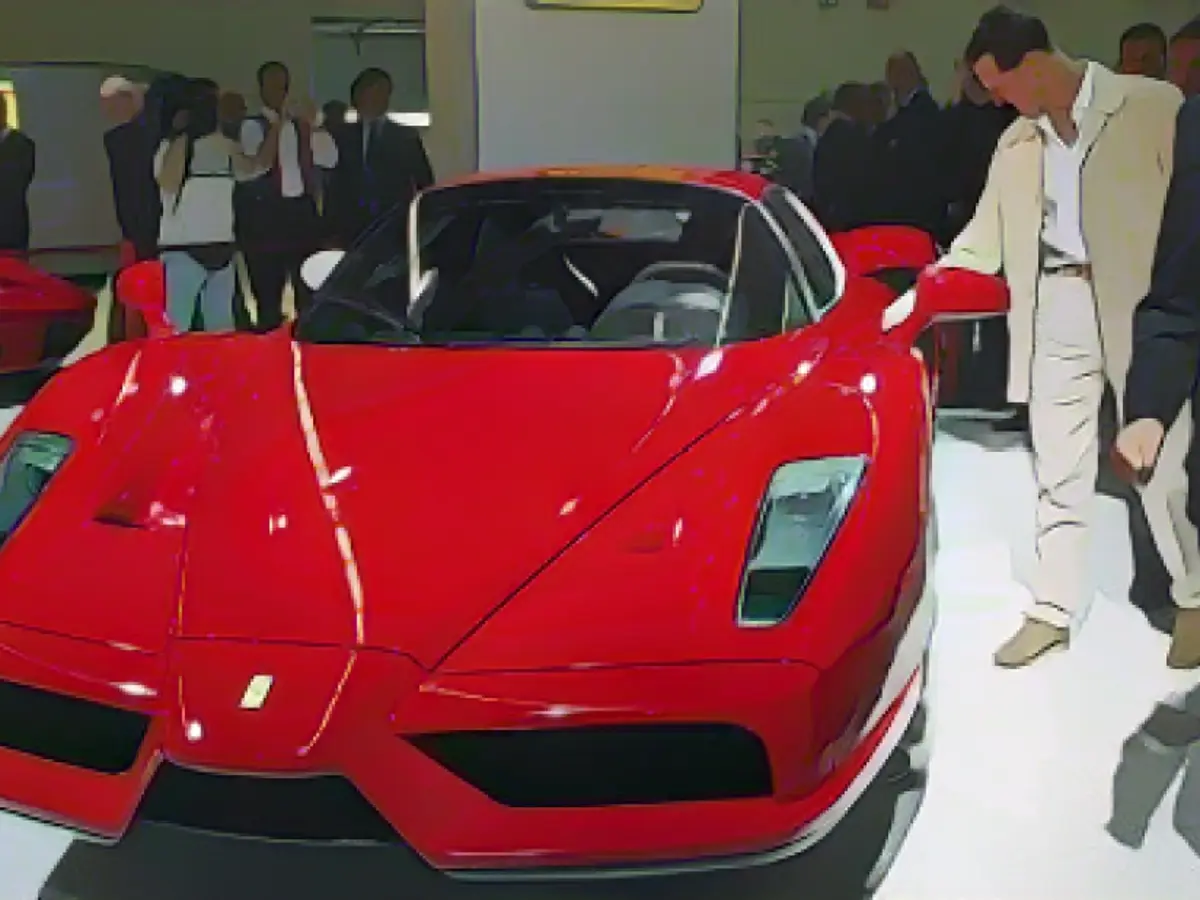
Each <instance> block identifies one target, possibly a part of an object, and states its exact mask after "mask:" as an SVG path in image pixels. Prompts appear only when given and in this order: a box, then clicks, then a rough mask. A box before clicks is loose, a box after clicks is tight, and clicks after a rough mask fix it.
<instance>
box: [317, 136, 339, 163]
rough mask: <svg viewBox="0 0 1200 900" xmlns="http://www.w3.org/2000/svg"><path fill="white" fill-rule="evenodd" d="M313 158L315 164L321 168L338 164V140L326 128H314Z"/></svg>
mask: <svg viewBox="0 0 1200 900" xmlns="http://www.w3.org/2000/svg"><path fill="white" fill-rule="evenodd" d="M312 158H313V165H315V166H317V167H318V168H321V169H332V168H335V167H336V166H337V164H338V148H337V142H336V141H335V140H334V139H333V135H332V134H330V133H329V132H328V131H326V130H325V129H324V128H319V129H314V130H313V133H312Z"/></svg>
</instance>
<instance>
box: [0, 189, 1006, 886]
mask: <svg viewBox="0 0 1200 900" xmlns="http://www.w3.org/2000/svg"><path fill="white" fill-rule="evenodd" d="M847 241H849V243H847ZM841 243H842V246H843V248H850V249H846V250H845V252H846V254H847V256H846V259H843V258H841V257H840V256H839V254H837V253H836V252H835V251H834V249H833V245H832V244H831V242H830V240H829V239H828V237H827V236H826V235H825V234H824V233H822V232H821V230H820V229H819V227H818V226H817V225H816V223H815V222H814V220H813V218H812V217H811V216H810V215H809V214H808V212H807V211H806V210H805V209H804V208H803V207H802V206H801V205H800V204H799V203H798V202H797V201H796V200H795V199H794V198H793V197H792V196H791V195H790V194H788V193H787V192H786V191H784V190H782V189H780V188H778V187H775V186H772V185H771V184H769V183H768V182H766V181H763V180H761V179H759V178H757V177H755V176H750V175H745V174H734V173H718V172H705V171H690V170H688V171H677V170H667V169H651V168H621V169H600V168H586V169H557V170H542V171H537V172H525V173H516V174H511V175H494V176H489V177H486V178H478V179H473V180H470V181H467V182H463V183H459V184H455V185H450V186H446V187H441V188H436V189H433V190H431V191H429V192H427V193H425V194H424V195H423V196H422V197H421V198H420V199H419V200H418V201H417V202H416V203H415V204H414V205H413V208H412V209H411V210H410V211H404V212H397V213H395V214H393V215H392V216H391V217H389V218H386V219H385V220H383V221H382V222H381V223H380V224H379V225H378V226H377V227H376V228H375V229H374V230H373V231H372V232H371V233H369V234H368V235H367V236H366V237H365V239H364V240H363V241H362V242H361V243H360V244H359V245H358V246H357V247H356V248H355V249H353V250H352V251H350V252H349V253H348V254H345V255H344V256H342V257H341V258H340V261H339V262H338V263H337V265H336V267H335V268H334V269H333V270H332V272H331V273H329V272H322V271H320V270H321V269H323V268H324V269H326V270H328V269H329V268H330V265H329V264H330V263H331V262H332V261H333V260H334V259H335V258H336V257H333V256H329V255H327V254H325V255H320V256H318V257H316V258H314V259H313V260H312V261H310V263H311V264H310V265H309V266H308V277H309V278H311V279H312V281H313V282H314V283H320V284H319V288H318V290H317V292H316V298H315V302H314V304H313V306H312V307H311V308H310V309H309V310H308V311H307V312H306V313H305V314H304V315H303V316H302V317H301V318H300V320H299V322H298V323H297V324H295V325H294V326H288V327H285V328H284V329H281V330H279V331H276V332H274V333H272V334H268V335H264V336H255V335H224V336H208V335H189V336H183V337H178V338H166V339H157V340H146V341H134V342H129V343H125V344H121V345H118V346H115V347H112V348H109V349H108V350H106V351H104V352H101V353H99V354H96V355H94V356H92V357H89V358H88V359H86V360H84V361H83V362H81V363H79V364H78V365H76V366H73V367H71V368H70V369H68V370H66V371H65V372H63V373H62V374H61V375H60V376H59V377H58V378H56V379H54V380H53V381H52V382H51V383H50V385H49V386H48V387H47V388H46V389H45V390H44V391H43V392H42V393H41V394H40V395H39V396H38V397H37V398H36V399H35V400H34V401H33V403H31V404H30V405H29V406H28V407H27V408H26V409H25V410H24V412H23V413H22V414H21V416H20V418H19V419H18V420H17V421H16V423H15V424H14V425H13V426H12V427H11V429H10V430H9V431H8V433H7V434H6V435H5V436H4V438H3V443H2V446H0V450H2V451H3V453H4V467H3V482H2V484H0V537H2V539H3V546H2V548H0V598H2V599H0V621H3V623H4V624H3V625H0V747H2V748H3V749H0V804H2V805H3V806H5V807H7V808H8V809H11V810H15V811H18V812H21V813H24V814H26V815H30V816H33V817H36V818H39V819H43V820H48V821H51V822H56V823H60V824H63V825H66V826H68V827H70V828H73V829H76V830H77V831H80V832H83V833H85V834H88V835H92V836H96V837H99V838H101V839H117V838H119V837H120V836H121V835H122V834H123V833H124V832H125V831H126V830H127V829H128V828H129V827H130V826H131V825H132V824H133V823H134V822H135V821H139V820H141V821H151V822H158V823H169V824H171V825H176V826H182V827H187V828H194V829H201V830H206V831H214V832H222V833H233V834H238V835H242V836H254V837H262V838H270V839H278V840H297V841H339V842H344V841H352V842H357V841H368V842H395V843H400V842H404V843H407V844H408V845H409V846H411V847H412V848H413V849H415V850H416V852H417V853H419V854H420V856H421V857H423V858H424V859H425V860H426V861H427V862H428V863H429V864H430V865H431V866H434V867H436V868H438V869H441V870H444V871H446V872H449V873H451V874H454V875H458V876H462V877H477V878H501V877H526V876H529V875H531V874H532V875H539V874H540V875H545V874H546V873H551V874H552V875H555V876H579V875H587V874H614V873H615V874H630V873H634V874H637V873H648V872H655V871H674V870H679V869H686V868H689V867H701V868H705V867H707V868H711V867H720V866H737V865H750V864H754V863H762V862H769V861H771V860H774V859H779V858H782V857H784V856H787V855H790V854H793V853H796V852H799V851H801V850H804V849H805V848H807V847H809V846H811V845H812V844H813V843H814V842H816V841H819V840H821V838H822V837H823V836H825V835H826V834H828V833H829V831H830V830H831V829H832V828H833V826H834V825H835V824H836V823H837V822H838V820H839V819H840V818H841V817H842V816H843V815H844V814H845V813H846V812H847V810H848V809H849V807H850V806H851V805H852V804H853V802H854V801H855V799H856V798H857V797H858V796H859V795H860V794H861V793H862V792H863V791H864V790H865V788H866V787H867V785H868V784H869V783H870V782H871V780H872V778H873V777H874V776H875V774H876V773H877V772H878V771H879V769H880V767H881V766H882V765H883V763H884V761H885V760H886V759H887V757H888V756H889V754H890V753H891V751H892V750H893V749H894V748H895V747H896V746H897V743H898V742H899V740H900V738H901V735H902V733H903V732H904V731H905V729H906V728H907V727H908V725H909V722H910V719H911V718H912V717H913V715H914V711H915V710H917V708H918V704H919V700H920V695H921V692H922V687H923V683H924V681H923V659H924V656H925V652H926V647H927V645H928V641H929V637H930V632H931V628H932V622H933V607H932V599H931V597H930V580H929V577H928V573H929V558H930V554H931V551H932V543H931V539H930V526H931V518H930V496H929V466H930V445H931V430H932V413H931V399H930V398H931V384H930V381H931V379H930V377H929V375H928V371H927V369H926V366H925V364H924V362H923V359H922V355H921V353H920V352H919V351H918V350H917V348H916V343H917V341H918V339H920V338H921V336H922V335H923V334H925V333H927V332H928V330H929V329H930V327H931V326H932V325H933V323H935V322H937V321H940V320H943V319H947V318H961V317H964V316H970V315H989V314H997V313H1000V312H1002V311H1003V309H1004V306H1005V303H1006V296H1005V292H1004V289H1003V287H1002V286H1001V283H1000V282H998V281H997V280H995V279H990V278H985V277H982V276H973V275H969V274H966V273H961V272H933V273H931V274H926V275H924V276H922V279H921V281H920V283H919V284H918V286H917V288H916V289H915V291H907V292H904V293H900V292H898V291H897V290H895V289H894V288H893V287H889V286H888V285H887V284H885V283H884V282H885V281H886V280H887V279H886V278H880V277H875V275H876V274H878V272H883V271H884V270H889V271H894V270H895V269H898V268H908V269H912V270H917V269H920V268H921V266H923V265H924V264H925V263H927V262H928V261H929V260H928V258H927V257H928V255H929V252H930V251H929V248H928V247H927V246H926V244H925V243H921V242H919V241H917V242H915V243H913V244H912V248H923V249H911V250H904V249H903V248H904V247H906V246H908V245H909V239H908V238H906V237H904V236H903V234H902V233H899V232H893V231H888V230H882V231H879V232H876V233H874V234H865V233H864V234H860V235H858V236H857V237H855V238H853V239H847V238H843V239H841ZM897 248H899V249H897ZM913 253H916V256H917V257H919V258H912V254H913ZM906 254H907V255H906ZM847 262H852V263H853V264H854V265H853V266H848V265H847ZM855 267H857V270H856V268H855ZM872 267H874V268H876V269H877V270H878V272H876V273H872V272H871V271H867V270H868V269H870V268H872ZM160 299H161V298H160Z"/></svg>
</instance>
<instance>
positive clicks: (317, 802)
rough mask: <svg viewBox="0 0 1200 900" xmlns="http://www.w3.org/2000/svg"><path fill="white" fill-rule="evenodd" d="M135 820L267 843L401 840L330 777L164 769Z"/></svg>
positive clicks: (352, 792) (346, 783)
mask: <svg viewBox="0 0 1200 900" xmlns="http://www.w3.org/2000/svg"><path fill="white" fill-rule="evenodd" d="M138 818H139V819H140V820H141V821H144V822H151V823H155V824H158V825H173V826H175V827H178V828H185V829H190V830H193V831H202V832H209V833H211V834H221V835H230V836H235V837H246V838H256V839H259V840H268V841H290V842H299V843H349V844H391V843H397V842H398V841H399V840H400V838H399V836H398V835H397V834H396V832H395V830H394V829H393V828H392V827H391V826H390V825H389V824H388V823H387V821H386V820H385V819H384V818H383V816H382V815H380V814H379V812H378V811H377V810H376V809H375V807H373V806H372V805H371V804H370V803H368V802H367V800H366V798H364V797H363V795H362V794H360V793H359V792H358V789H357V788H355V787H354V785H353V784H351V783H350V782H349V781H347V780H346V779H344V778H340V777H337V776H333V775H324V776H316V777H305V778H278V777H276V778H270V777H263V776H254V775H218V774H212V773H207V772H197V771H193V770H191V769H184V768H181V767H179V766H174V765H170V764H164V765H163V766H161V767H160V768H159V770H158V772H157V773H156V774H155V776H154V780H153V781H152V782H151V783H150V787H149V789H147V791H146V795H145V797H143V798H142V806H141V809H139V811H138Z"/></svg>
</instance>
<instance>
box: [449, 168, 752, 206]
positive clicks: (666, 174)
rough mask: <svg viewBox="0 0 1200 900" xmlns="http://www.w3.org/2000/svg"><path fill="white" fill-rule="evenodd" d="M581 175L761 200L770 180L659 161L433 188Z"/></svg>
mask: <svg viewBox="0 0 1200 900" xmlns="http://www.w3.org/2000/svg"><path fill="white" fill-rule="evenodd" d="M554 178H561V179H573V180H574V179H581V178H596V179H608V180H614V181H657V182H660V183H663V184H686V185H692V186H694V187H709V188H716V189H718V190H724V191H729V192H732V193H735V194H739V195H741V196H743V197H745V198H746V199H747V200H751V201H754V200H759V199H761V198H762V195H763V193H764V192H765V191H766V190H767V188H769V187H770V185H771V182H770V181H768V180H767V179H765V178H763V177H762V176H760V175H754V174H751V173H749V172H738V171H734V170H731V169H714V168H703V167H696V166H659V165H596V164H587V165H580V166H543V167H540V168H525V169H509V170H502V171H496V172H479V173H477V174H474V175H468V176H466V177H464V178H460V179H457V180H455V181H449V182H444V183H443V184H440V185H435V186H434V187H433V188H432V189H431V190H434V191H437V190H440V189H444V188H453V187H463V186H466V185H472V184H497V183H502V182H506V181H531V180H536V179H554Z"/></svg>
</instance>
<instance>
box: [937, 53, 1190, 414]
mask: <svg viewBox="0 0 1200 900" xmlns="http://www.w3.org/2000/svg"><path fill="white" fill-rule="evenodd" d="M1092 78H1093V95H1092V101H1091V103H1090V104H1089V105H1088V106H1087V107H1086V108H1085V109H1084V110H1083V113H1082V119H1081V121H1080V126H1079V131H1080V135H1079V136H1080V140H1083V141H1085V146H1087V147H1088V150H1087V153H1086V156H1085V158H1084V164H1083V186H1082V195H1081V202H1082V207H1083V234H1084V240H1085V241H1086V243H1087V248H1088V257H1089V260H1090V262H1091V265H1092V279H1093V287H1094V290H1095V293H1096V304H1097V307H1098V311H1099V319H1100V334H1101V338H1102V341H1103V345H1104V365H1105V372H1106V375H1107V377H1108V380H1109V382H1110V383H1111V384H1112V385H1113V386H1114V388H1115V389H1116V392H1117V396H1118V397H1120V394H1121V391H1122V389H1123V386H1124V383H1125V372H1126V370H1127V369H1128V367H1129V360H1130V357H1131V354H1132V352H1133V311H1134V307H1136V306H1137V304H1138V302H1139V301H1140V300H1141V299H1142V297H1144V296H1145V295H1146V292H1147V291H1148V290H1149V288H1150V275H1151V270H1152V268H1153V266H1154V250H1155V245H1156V244H1157V242H1158V230H1159V226H1160V225H1161V223H1162V213H1163V206H1164V204H1165V201H1166V196H1167V187H1168V184H1169V183H1170V180H1171V168H1172V159H1173V154H1174V143H1175V118H1176V115H1177V113H1178V111H1179V107H1180V106H1181V105H1182V103H1183V95H1182V94H1181V93H1180V92H1179V90H1177V89H1176V88H1174V87H1172V86H1171V85H1169V84H1166V83H1165V82H1160V81H1152V80H1150V79H1147V78H1140V77H1137V76H1133V75H1117V74H1115V73H1114V72H1111V71H1109V70H1108V69H1106V68H1104V67H1103V66H1099V65H1095V67H1094V71H1093V75H1092ZM1043 140H1044V138H1043V134H1042V130H1041V128H1039V127H1038V125H1037V123H1036V122H1034V121H1033V120H1031V119H1024V118H1022V119H1018V120H1017V121H1016V122H1014V123H1013V124H1012V125H1011V126H1009V128H1008V130H1007V131H1005V133H1004V135H1003V136H1002V137H1001V138H1000V142H999V144H998V145H997V147H996V152H995V155H994V156H993V157H992V164H991V170H990V171H989V173H988V179H987V186H986V188H985V189H984V192H983V196H982V197H981V198H980V200H979V205H978V206H977V207H976V209H975V215H974V217H973V218H972V219H971V221H970V223H969V224H968V225H967V227H966V228H965V229H963V232H962V234H960V235H959V236H958V238H957V239H956V240H955V241H954V243H953V244H952V245H951V247H950V250H949V252H948V253H947V254H946V256H944V257H943V258H942V261H941V262H940V265H943V266H954V267H959V268H966V269H972V270H975V271H978V272H985V273H988V274H997V273H1002V274H1003V275H1004V277H1005V279H1006V280H1007V282H1008V287H1009V292H1010V294H1011V298H1012V300H1011V307H1010V310H1009V314H1008V325H1009V335H1010V341H1011V343H1010V349H1009V377H1008V397H1009V400H1010V401H1012V402H1014V403H1026V402H1028V401H1029V378H1030V368H1031V363H1032V361H1033V353H1034V327H1033V323H1034V313H1035V311H1036V309H1037V302H1038V297H1037V294H1038V280H1039V276H1040V274H1041V231H1042V199H1043V198H1042V177H1043V175H1042V173H1043V158H1042V150H1043ZM1118 402H1119V401H1118Z"/></svg>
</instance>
